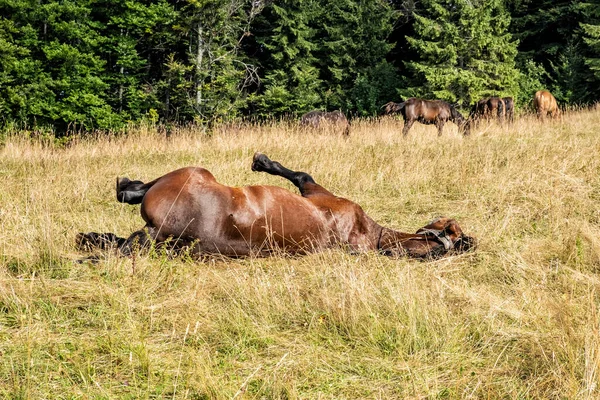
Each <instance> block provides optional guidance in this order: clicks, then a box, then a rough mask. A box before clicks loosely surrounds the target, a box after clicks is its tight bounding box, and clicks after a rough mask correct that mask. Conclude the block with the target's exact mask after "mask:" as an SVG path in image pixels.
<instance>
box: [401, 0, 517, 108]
mask: <svg viewBox="0 0 600 400" xmlns="http://www.w3.org/2000/svg"><path fill="white" fill-rule="evenodd" d="M423 5H424V6H425V7H426V10H428V11H425V10H424V11H423V12H422V15H419V14H415V36H414V37H409V38H407V39H408V42H409V44H410V45H411V46H412V47H413V48H415V49H416V50H417V52H418V53H419V54H420V57H419V59H418V60H415V61H408V62H407V66H408V68H409V69H410V70H411V71H412V72H413V75H414V80H413V86H412V87H411V88H407V89H406V90H403V91H402V93H404V95H405V96H407V95H408V96H416V95H419V96H425V97H429V98H435V99H443V100H448V101H451V102H459V103H462V104H464V105H469V104H472V103H474V102H476V101H477V100H478V99H480V98H482V97H484V96H490V95H501V96H506V95H511V96H514V95H515V93H516V91H517V79H518V71H517V69H516V67H515V61H514V60H515V56H516V55H517V50H516V46H517V42H515V41H513V40H512V39H511V35H510V33H508V31H507V29H508V26H509V23H510V16H509V15H508V14H507V13H506V12H505V11H504V9H503V8H502V4H501V3H500V2H499V1H497V0H475V1H469V0H458V1H448V0H426V1H424V2H423Z"/></svg>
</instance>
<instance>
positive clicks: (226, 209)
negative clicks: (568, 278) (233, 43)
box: [78, 153, 476, 258]
mask: <svg viewBox="0 0 600 400" xmlns="http://www.w3.org/2000/svg"><path fill="white" fill-rule="evenodd" d="M252 170H253V171H263V172H266V173H269V174H271V175H277V176H281V177H283V178H285V179H288V180H290V181H291V182H292V183H293V184H294V185H295V186H296V187H297V188H298V189H299V190H300V194H301V196H299V195H297V194H295V193H292V192H290V191H288V190H286V189H284V188H280V187H276V186H263V185H259V186H245V187H239V188H238V187H230V186H225V185H222V184H220V183H218V182H217V181H216V180H215V178H214V176H213V175H212V174H211V173H210V172H209V171H208V170H206V169H204V168H200V167H188V168H182V169H178V170H176V171H173V172H170V173H168V174H166V175H164V176H162V177H160V178H158V179H155V180H153V181H151V182H149V183H143V182H141V181H130V180H129V179H127V178H121V179H117V199H118V201H120V202H124V203H128V204H140V203H141V205H142V206H141V214H142V218H143V219H144V221H145V222H146V226H145V227H144V229H142V230H140V231H137V232H134V233H133V234H132V235H131V236H130V237H129V238H128V239H125V238H119V237H117V236H116V235H114V234H110V233H104V234H99V233H94V232H91V233H80V234H79V235H78V244H79V246H80V247H81V248H85V249H89V248H108V247H112V246H116V247H117V248H118V249H119V251H120V253H121V254H123V255H130V254H131V253H132V251H133V250H134V248H135V246H136V243H137V245H140V246H146V245H148V244H149V243H150V242H151V241H155V242H157V243H161V242H168V243H170V244H172V245H174V246H176V248H181V247H186V248H188V249H191V250H192V251H193V252H195V253H199V254H221V255H226V256H232V257H236V256H247V255H255V256H268V255H271V254H274V253H275V254H278V253H279V254H281V253H286V254H305V253H308V252H313V251H318V250H320V249H324V248H330V247H335V246H342V247H346V248H348V249H350V250H352V251H355V252H363V251H370V250H373V251H380V252H382V253H383V254H386V255H389V256H403V255H407V256H411V257H417V258H423V257H440V256H442V255H444V254H446V253H448V252H450V251H454V252H462V251H467V250H469V249H471V248H474V247H475V243H476V241H475V239H474V238H472V237H469V236H466V235H464V234H463V232H462V230H461V228H460V227H459V226H458V224H457V223H456V221H455V220H453V219H449V218H439V219H436V220H435V221H433V222H431V223H430V224H428V225H426V226H424V227H423V228H421V229H419V230H418V231H417V232H416V233H414V234H410V233H403V232H398V231H395V230H392V229H389V228H384V227H382V226H381V225H379V224H377V223H376V222H375V221H373V220H372V219H371V218H370V217H369V216H368V215H367V214H366V213H365V212H364V211H363V209H362V208H361V207H360V206H359V205H358V204H356V203H354V202H352V201H350V200H347V199H344V198H341V197H338V196H335V195H334V194H332V193H331V192H329V191H328V190H327V189H325V188H324V187H322V186H321V185H319V184H317V183H316V182H315V180H314V179H313V178H312V177H311V176H310V175H308V174H307V173H304V172H297V171H292V170H290V169H288V168H285V167H284V166H282V165H281V164H280V163H278V162H276V161H272V160H270V159H269V158H268V157H267V156H266V155H264V154H261V153H256V154H255V155H254V158H253V162H252Z"/></svg>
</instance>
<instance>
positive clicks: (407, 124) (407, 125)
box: [402, 119, 415, 136]
mask: <svg viewBox="0 0 600 400" xmlns="http://www.w3.org/2000/svg"><path fill="white" fill-rule="evenodd" d="M414 123H415V120H414V119H407V120H405V121H404V128H402V135H403V136H406V135H407V134H408V131H409V129H410V128H411V127H412V126H413V124H414Z"/></svg>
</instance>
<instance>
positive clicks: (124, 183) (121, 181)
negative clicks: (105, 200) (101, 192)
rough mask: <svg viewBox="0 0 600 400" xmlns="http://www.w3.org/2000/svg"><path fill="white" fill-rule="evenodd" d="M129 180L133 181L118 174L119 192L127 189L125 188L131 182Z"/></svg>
mask: <svg viewBox="0 0 600 400" xmlns="http://www.w3.org/2000/svg"><path fill="white" fill-rule="evenodd" d="M129 182H131V180H130V179H129V178H119V177H118V176H117V193H119V192H122V191H123V190H125V188H126V187H127V185H128V184H129Z"/></svg>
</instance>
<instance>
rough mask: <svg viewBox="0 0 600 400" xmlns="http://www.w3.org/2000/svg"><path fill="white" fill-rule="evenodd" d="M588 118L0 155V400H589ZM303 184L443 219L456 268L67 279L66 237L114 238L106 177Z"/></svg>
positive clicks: (221, 270) (119, 141) (236, 134)
mask: <svg viewBox="0 0 600 400" xmlns="http://www.w3.org/2000/svg"><path fill="white" fill-rule="evenodd" d="M598 126H600V110H596V111H577V112H567V113H565V114H564V115H563V117H562V119H561V120H560V121H553V122H547V123H546V124H541V123H540V122H538V121H537V119H536V118H535V117H533V116H528V117H523V118H518V119H517V120H516V121H515V123H514V124H513V125H512V126H510V127H501V126H498V125H486V124H481V125H480V126H479V127H478V128H477V129H475V130H473V132H472V133H471V136H470V137H463V136H462V135H459V134H458V132H457V129H456V126H455V125H454V124H448V125H447V126H446V129H445V130H444V134H443V135H442V136H441V137H439V138H438V137H437V133H436V129H435V127H433V126H424V125H421V124H415V126H414V127H413V129H411V131H410V133H409V134H408V136H407V137H402V133H401V131H402V123H401V121H398V120H394V119H391V118H390V119H383V120H381V121H364V122H358V123H354V124H353V126H352V130H351V134H350V137H349V138H344V137H341V136H335V135H324V134H311V133H305V132H301V131H299V130H297V129H295V128H294V127H289V126H286V125H284V124H279V125H278V124H273V125H268V126H247V127H235V128H229V129H221V130H217V131H215V132H214V133H213V134H212V135H205V134H202V133H199V132H193V131H185V130H182V131H180V132H177V133H175V134H173V135H171V136H170V137H169V138H165V137H164V136H162V135H159V134H158V133H157V132H155V131H153V130H152V129H143V130H140V131H139V132H136V133H134V134H132V135H129V136H127V137H119V136H115V137H109V138H108V137H105V138H95V139H94V138H88V139H85V138H82V139H78V140H75V141H73V142H71V143H70V144H69V145H68V146H65V147H64V148H59V147H54V146H51V145H48V144H45V143H44V142H43V141H39V140H27V139H23V138H19V137H18V136H15V137H8V138H6V139H5V141H4V144H3V145H2V147H1V148H0V178H1V180H0V181H1V182H2V184H1V185H0V223H1V227H2V230H1V231H0V397H2V398H10V399H41V398H53V399H59V398H61V399H79V398H86V399H87V398H94V399H109V398H125V399H127V398H129V399H138V398H148V399H152V398H172V399H231V398H236V399H297V398H310V399H358V398H369V399H373V398H382V399H385V398H427V399H437V398H439V399H444V398H448V399H480V398H491V399H493V398H507V399H540V398H544V399H588V398H589V399H592V398H598V397H599V396H600V394H599V390H600V389H599V388H598V383H600V382H599V381H600V378H599V375H598V374H599V373H600V371H599V367H600V336H599V329H600V315H599V312H600V311H599V310H598V307H599V301H600V292H599V289H600V276H599V273H600V206H599V200H600V158H599V157H598V155H599V154H600V134H599V132H598ZM255 151H261V152H264V153H265V154H267V155H269V156H270V157H271V158H272V159H273V160H277V161H281V162H282V163H284V165H286V166H289V167H291V168H294V169H297V170H302V171H306V172H308V173H310V174H311V175H312V176H313V177H314V178H315V179H316V180H317V182H319V183H321V184H322V185H323V186H325V187H326V188H328V189H329V190H331V191H332V192H333V193H335V194H337V195H340V196H343V197H347V198H350V199H352V200H354V201H356V202H357V203H358V204H360V205H361V206H362V207H363V209H364V210H365V211H366V212H367V213H368V214H369V215H370V216H371V217H372V218H374V219H375V220H376V221H377V222H379V223H381V224H382V225H385V226H388V227H391V228H395V229H399V230H402V231H405V232H413V231H415V230H416V229H417V228H419V227H421V226H423V225H424V224H425V223H427V222H428V221H430V220H431V219H433V218H434V217H436V216H439V215H445V216H449V217H454V218H456V219H457V221H458V222H459V223H460V225H461V226H462V228H463V229H464V230H465V232H466V233H467V234H469V235H473V236H475V237H476V238H478V240H479V247H478V249H477V250H476V251H475V252H472V253H467V254H461V255H455V256H450V257H446V258H442V259H440V260H436V261H425V262H423V261H417V260H411V259H405V258H403V259H390V258H387V257H385V256H382V255H379V254H376V253H368V254H360V255H352V254H349V253H347V252H345V251H344V250H343V249H334V250H330V251H326V252H322V253H319V254H312V255H308V256H303V257H272V258H262V259H261V258H242V259H225V258H218V257H212V258H207V259H202V260H198V259H193V258H191V257H185V256H184V257H181V258H172V257H170V256H169V254H166V253H164V252H162V251H160V250H156V251H151V252H150V254H136V255H134V256H132V257H129V258H119V257H117V256H116V255H115V254H114V253H106V254H104V255H103V256H102V257H101V260H100V261H99V262H98V263H90V262H85V263H78V262H76V261H77V260H78V259H80V258H82V257H84V256H86V255H87V254H86V253H82V252H80V251H77V250H76V249H75V241H74V239H75V235H76V234H77V233H78V232H88V231H97V232H114V233H116V234H118V235H120V236H127V235H129V234H130V233H131V232H133V231H134V230H136V229H139V228H141V227H142V226H143V221H142V219H141V217H140V215H139V206H131V205H127V204H121V203H118V202H117V201H116V199H115V193H114V183H115V177H117V176H127V177H130V178H132V179H141V180H143V181H147V180H151V179H154V178H156V177H158V176H160V175H163V174H164V173H166V172H168V171H171V170H174V169H176V168H179V167H183V166H189V165H199V166H203V167H205V168H207V169H208V170H210V171H211V172H212V173H213V174H214V175H215V177H216V178H217V180H218V181H220V182H222V183H225V184H229V185H234V186H241V185H248V184H272V185H277V186H283V187H287V188H289V189H290V190H295V188H293V187H292V185H291V184H290V183H288V182H286V181H284V180H283V179H281V178H278V177H274V176H270V175H266V174H264V173H253V172H251V171H250V163H251V161H252V155H253V154H254V152H255Z"/></svg>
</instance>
